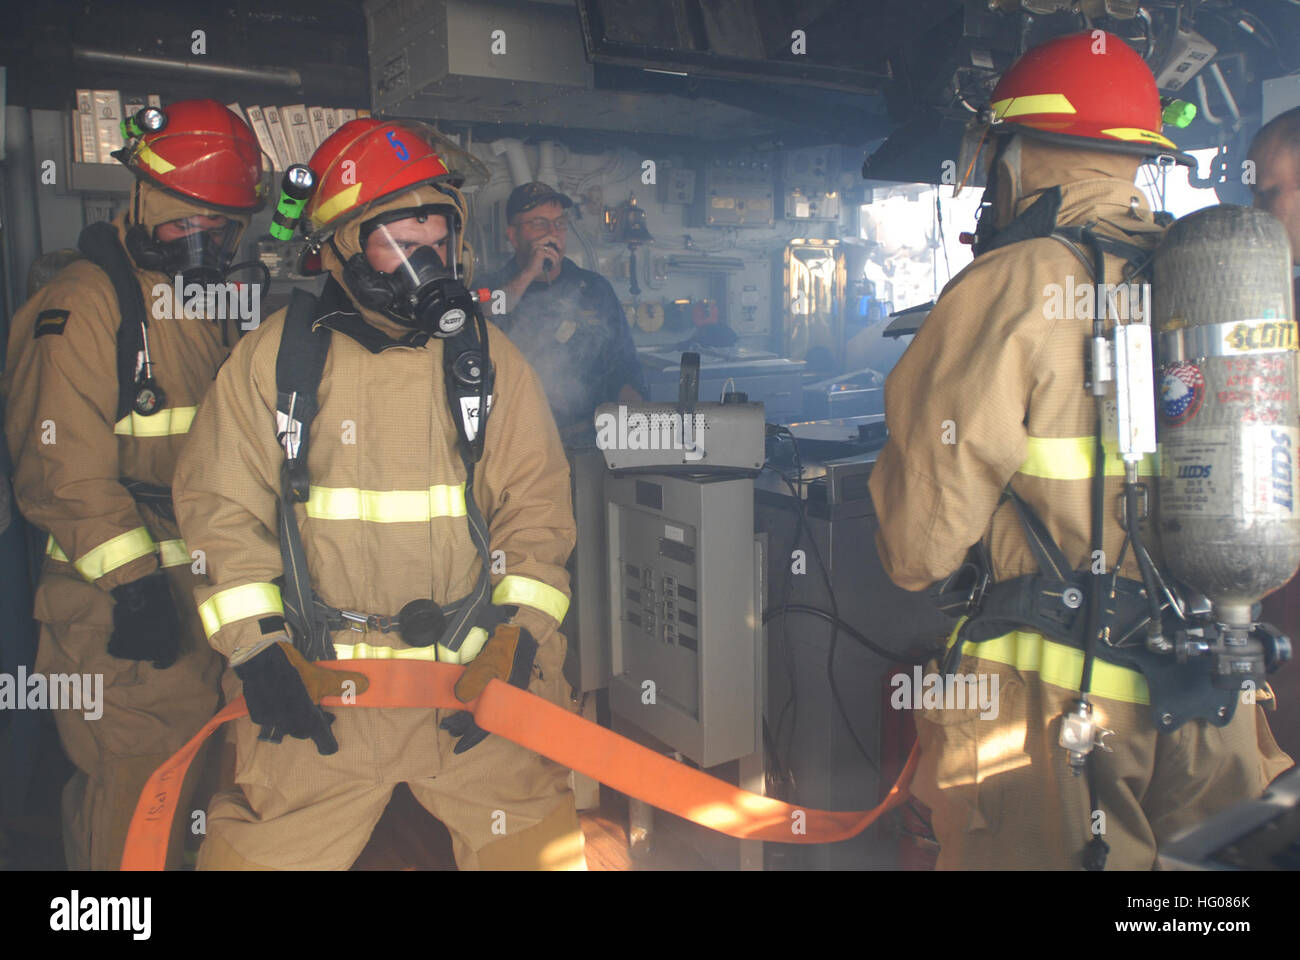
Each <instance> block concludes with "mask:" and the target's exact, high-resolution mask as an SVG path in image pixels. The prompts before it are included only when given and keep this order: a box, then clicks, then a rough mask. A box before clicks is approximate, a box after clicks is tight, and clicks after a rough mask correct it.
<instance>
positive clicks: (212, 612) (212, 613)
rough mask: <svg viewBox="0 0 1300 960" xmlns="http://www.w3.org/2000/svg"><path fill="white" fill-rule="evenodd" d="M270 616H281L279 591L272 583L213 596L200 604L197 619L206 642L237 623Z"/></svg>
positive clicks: (234, 588)
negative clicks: (200, 621) (222, 629)
mask: <svg viewBox="0 0 1300 960" xmlns="http://www.w3.org/2000/svg"><path fill="white" fill-rule="evenodd" d="M272 615H275V616H281V617H282V616H284V601H283V600H282V599H281V598H280V588H279V587H277V586H276V585H275V584H273V583H245V584H243V585H242V586H238V587H231V588H230V589H229V590H222V591H221V592H220V593H214V594H213V595H212V596H210V597H208V599H206V600H204V601H203V602H202V603H201V604H199V619H200V620H202V621H203V632H204V633H206V634H207V635H208V639H209V640H211V639H212V637H213V636H215V635H216V632H217V631H218V630H220V629H221V628H222V627H228V626H230V624H232V623H234V622H236V621H237V620H247V619H248V618H249V617H268V616H272Z"/></svg>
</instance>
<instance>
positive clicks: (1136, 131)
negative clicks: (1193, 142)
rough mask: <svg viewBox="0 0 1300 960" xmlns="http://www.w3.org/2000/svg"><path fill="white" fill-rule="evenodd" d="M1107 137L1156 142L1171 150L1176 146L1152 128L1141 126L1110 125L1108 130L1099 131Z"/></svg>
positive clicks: (1175, 148)
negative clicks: (1144, 128) (1145, 128)
mask: <svg viewBox="0 0 1300 960" xmlns="http://www.w3.org/2000/svg"><path fill="white" fill-rule="evenodd" d="M1101 132H1102V133H1103V134H1105V135H1106V136H1108V137H1114V138H1115V139H1116V140H1141V141H1142V142H1144V143H1158V144H1160V146H1162V147H1169V148H1170V149H1172V150H1177V149H1178V148H1177V147H1176V146H1174V142H1173V141H1172V140H1170V139H1168V138H1167V137H1164V136H1162V135H1161V134H1158V133H1156V132H1155V131H1154V130H1143V129H1142V128H1141V127H1111V128H1110V129H1108V130H1103V131H1101Z"/></svg>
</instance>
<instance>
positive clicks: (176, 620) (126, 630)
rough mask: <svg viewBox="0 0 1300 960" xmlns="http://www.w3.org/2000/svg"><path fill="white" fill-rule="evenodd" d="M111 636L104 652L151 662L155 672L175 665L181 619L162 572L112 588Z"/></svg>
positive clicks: (178, 652) (179, 641)
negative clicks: (106, 650)
mask: <svg viewBox="0 0 1300 960" xmlns="http://www.w3.org/2000/svg"><path fill="white" fill-rule="evenodd" d="M112 594H113V635H112V636H111V637H109V640H108V653H109V655H110V656H113V657H120V658H121V659H123V660H152V661H153V665H154V667H155V668H157V669H158V670H166V669H167V668H168V667H170V666H171V665H172V664H173V663H175V662H176V657H177V656H178V655H179V654H180V649H181V617H180V614H179V613H177V612H176V603H175V601H173V600H172V592H171V588H170V587H169V586H168V584H167V577H166V576H165V575H163V574H162V573H151V574H149V576H147V577H141V578H140V579H139V580H132V581H131V582H130V583H124V584H122V585H121V586H119V587H114V588H113V590H112Z"/></svg>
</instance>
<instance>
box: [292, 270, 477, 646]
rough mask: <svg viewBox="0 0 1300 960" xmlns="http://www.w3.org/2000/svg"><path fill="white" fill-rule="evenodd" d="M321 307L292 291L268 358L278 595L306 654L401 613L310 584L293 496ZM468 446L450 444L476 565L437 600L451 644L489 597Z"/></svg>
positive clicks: (453, 358) (392, 621) (314, 409)
mask: <svg viewBox="0 0 1300 960" xmlns="http://www.w3.org/2000/svg"><path fill="white" fill-rule="evenodd" d="M321 308H322V304H321V302H320V301H318V300H317V299H316V298H315V297H313V296H312V295H311V294H309V293H307V292H305V291H303V290H295V291H294V292H293V296H292V299H291V300H290V302H289V309H288V312H287V314H286V315H285V321H284V332H283V335H282V337H281V340H280V348H279V352H278V353H277V354H276V358H275V380H276V385H275V390H276V410H275V421H276V438H277V440H278V441H279V443H280V445H281V446H282V447H283V448H284V451H285V460H284V464H283V465H282V467H281V473H280V518H279V527H280V556H281V559H282V561H283V565H284V582H283V586H282V588H281V595H282V597H283V600H284V616H285V620H286V621H288V623H289V626H290V627H291V628H292V633H293V641H294V645H295V646H296V647H297V648H298V649H299V651H300V652H301V653H302V654H303V656H304V657H306V658H307V659H308V660H331V659H334V656H335V651H334V644H333V643H332V642H331V640H330V631H331V630H338V629H342V628H344V627H347V626H349V625H352V626H358V625H360V624H366V623H369V624H370V625H373V626H376V627H377V628H378V629H380V630H382V631H384V632H389V631H392V630H396V629H399V628H400V620H399V618H398V617H396V616H389V615H387V614H379V615H376V614H364V613H363V614H357V613H355V612H353V611H343V610H340V609H338V608H337V607H332V606H329V605H328V604H326V603H324V602H322V601H321V600H320V599H319V598H318V597H317V596H316V595H315V593H314V591H313V590H312V585H311V576H310V572H309V571H308V569H307V555H306V552H305V551H304V549H303V544H302V535H301V531H300V530H299V528H298V519H297V515H296V513H295V512H294V504H295V503H306V502H307V500H308V499H309V498H310V495H311V492H310V491H311V488H310V483H309V478H308V473H307V455H308V447H309V442H310V438H311V425H312V421H313V420H314V419H315V417H316V414H317V413H318V412H319V409H320V406H319V398H318V396H317V392H318V390H319V388H320V383H321V378H322V376H323V373H324V370H325V358H326V356H327V355H328V353H329V347H330V337H331V331H330V329H329V327H327V326H326V325H325V324H323V323H322V324H317V323H316V319H317V315H318V313H319V312H320V310H321ZM468 326H469V325H468V324H467V327H468ZM313 328H314V329H313ZM458 339H459V338H458ZM457 342H458V340H452V341H447V342H445V343H444V345H443V347H444V353H443V356H444V360H443V373H444V376H445V377H446V378H448V383H449V386H448V401H449V403H450V404H451V406H452V409H451V416H452V419H453V421H455V422H456V423H457V424H458V425H459V424H461V422H462V417H461V413H462V411H461V410H460V404H459V402H458V398H457V397H456V394H455V391H454V389H453V388H452V386H451V385H450V383H451V378H452V375H453V371H452V367H453V365H454V364H455V363H456V362H457V360H458V359H460V353H459V352H458V351H457V350H456V349H454V347H455V346H456V345H457ZM466 349H468V347H466ZM476 392H477V391H476ZM486 419H487V418H486V414H485V415H484V417H482V418H481V420H480V422H479V425H478V426H479V429H478V431H477V436H476V437H475V438H474V439H476V440H477V441H478V442H479V444H481V443H482V438H483V434H484V428H485V427H486V422H485V421H486ZM474 446H475V445H474V444H469V445H467V444H465V443H463V442H462V443H458V444H457V449H458V450H459V451H460V454H461V460H462V462H463V464H464V466H465V514H466V521H467V522H468V525H469V535H470V540H471V541H472V542H473V543H474V546H475V549H476V550H477V551H478V554H479V559H480V569H479V575H478V578H477V580H476V582H475V584H474V588H473V589H472V590H471V591H470V592H469V593H468V594H467V595H466V596H464V597H461V598H460V599H458V600H456V601H454V602H452V603H449V604H446V605H444V606H443V607H442V610H443V613H444V616H445V620H444V627H443V631H442V636H441V637H440V638H439V639H438V644H439V645H440V646H443V647H446V648H447V649H450V650H452V651H458V650H459V649H460V647H461V645H462V644H463V643H464V641H465V637H466V636H467V635H468V634H469V632H470V630H471V629H473V628H474V627H475V626H479V625H482V624H481V621H482V619H483V616H482V615H483V613H484V609H483V608H484V607H485V606H487V605H488V604H489V602H490V594H491V585H492V581H491V562H490V558H489V553H488V525H487V521H486V520H484V518H483V514H482V512H481V511H480V510H479V508H478V504H477V503H476V502H475V500H474V467H475V463H476V461H477V456H475V455H474V453H475V452H476V451H474V449H473V447H474Z"/></svg>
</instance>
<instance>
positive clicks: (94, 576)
mask: <svg viewBox="0 0 1300 960" xmlns="http://www.w3.org/2000/svg"><path fill="white" fill-rule="evenodd" d="M57 547H58V544H55V548H56V549H57ZM157 549H158V548H157V547H156V546H154V542H153V537H151V536H149V531H148V530H146V529H145V528H144V527H136V528H135V529H134V530H128V531H127V532H126V533H120V534H118V535H117V536H116V537H113V539H111V540H105V541H104V542H103V543H101V544H100V545H99V546H97V547H95V548H94V549H92V550H87V551H86V552H85V553H84V554H82V555H81V556H80V557H79V558H78V559H77V560H76V562H75V563H73V566H74V567H76V568H77V570H78V572H79V573H80V574H81V575H82V576H83V577H85V578H86V579H87V580H90V581H95V580H98V579H99V578H100V577H102V576H104V575H105V574H107V573H112V572H113V571H114V570H116V569H117V568H118V567H124V566H126V565H127V564H128V563H130V562H131V561H132V560H139V559H140V558H141V557H147V556H149V554H151V553H153V552H155V551H156V550H157ZM46 552H47V553H49V549H48V547H47V548H46ZM59 553H60V554H63V556H62V557H61V558H60V557H58V556H56V555H55V554H52V553H51V554H50V556H54V557H55V559H63V560H65V561H66V560H67V554H64V553H63V551H62V550H59Z"/></svg>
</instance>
